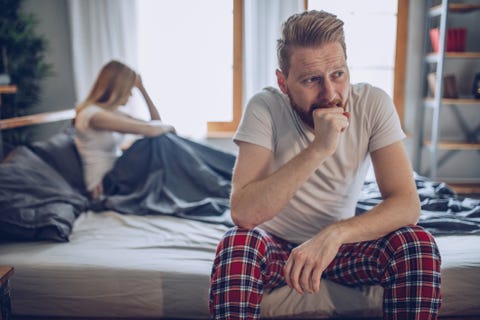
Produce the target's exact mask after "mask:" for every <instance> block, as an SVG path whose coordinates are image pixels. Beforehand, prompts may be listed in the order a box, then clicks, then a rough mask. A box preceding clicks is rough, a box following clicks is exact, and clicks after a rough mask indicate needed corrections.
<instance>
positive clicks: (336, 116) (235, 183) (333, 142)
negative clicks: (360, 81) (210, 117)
mask: <svg viewBox="0 0 480 320" xmlns="http://www.w3.org/2000/svg"><path fill="white" fill-rule="evenodd" d="M314 116H315V128H318V129H315V135H316V136H318V137H319V138H315V139H314V141H313V142H312V143H311V144H310V145H309V146H308V147H306V148H305V149H303V150H302V151H301V152H300V153H299V154H298V155H296V156H295V157H294V158H293V159H291V160H290V161H288V162H287V163H286V164H284V165H283V166H282V167H281V168H279V169H278V170H277V171H275V172H273V170H272V164H273V156H274V155H273V153H272V152H271V151H270V150H267V149H265V148H263V147H260V146H257V145H254V144H251V143H246V142H241V143H240V144H239V154H238V157H237V163H236V165H235V169H234V172H233V180H232V195H231V201H230V207H231V208H230V210H231V214H232V219H233V221H234V222H235V224H237V225H238V226H240V227H243V228H253V227H255V226H257V225H259V224H260V223H262V222H264V221H267V220H270V219H272V218H273V217H274V216H275V215H277V213H278V212H280V210H281V209H282V208H283V207H284V206H285V205H286V204H287V203H288V201H289V200H290V199H291V198H292V197H293V195H294V194H295V192H297V190H298V189H299V188H300V187H301V185H302V184H303V183H305V181H307V179H308V178H309V177H310V176H311V175H312V173H313V172H314V171H315V170H316V169H317V168H318V166H320V165H321V164H322V163H323V161H325V160H326V159H327V158H328V157H330V156H331V155H332V154H333V153H334V152H335V150H336V148H337V143H338V138H339V136H340V134H342V131H344V130H345V128H346V127H347V126H348V116H346V115H345V114H344V110H343V109H342V108H328V109H317V110H315V111H314Z"/></svg>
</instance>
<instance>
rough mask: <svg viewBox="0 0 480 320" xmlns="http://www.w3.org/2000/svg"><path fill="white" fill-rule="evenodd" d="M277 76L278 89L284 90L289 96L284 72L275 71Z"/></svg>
mask: <svg viewBox="0 0 480 320" xmlns="http://www.w3.org/2000/svg"><path fill="white" fill-rule="evenodd" d="M275 74H276V76H277V83H278V87H279V88H280V90H282V92H283V93H285V94H287V93H288V89H287V83H286V79H285V76H284V75H283V72H282V71H280V70H279V69H277V70H275Z"/></svg>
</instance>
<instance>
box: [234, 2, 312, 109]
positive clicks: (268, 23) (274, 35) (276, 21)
mask: <svg viewBox="0 0 480 320" xmlns="http://www.w3.org/2000/svg"><path fill="white" fill-rule="evenodd" d="M244 1H245V2H244V6H245V7H244V10H245V22H244V34H245V38H244V41H245V43H244V57H243V61H244V72H245V77H244V79H245V80H244V81H245V83H244V86H243V88H244V91H243V98H244V99H243V100H244V101H245V103H246V102H247V101H248V99H249V98H250V97H251V96H252V95H254V94H255V93H256V92H258V91H259V90H261V89H262V88H264V87H266V86H273V87H277V78H276V76H275V70H276V69H277V68H278V63H277V39H278V38H279V37H280V32H281V27H282V23H283V22H284V21H285V20H286V19H287V18H288V17H289V16H290V15H292V14H294V13H296V12H302V11H303V10H304V1H303V0H262V1H258V0H244Z"/></svg>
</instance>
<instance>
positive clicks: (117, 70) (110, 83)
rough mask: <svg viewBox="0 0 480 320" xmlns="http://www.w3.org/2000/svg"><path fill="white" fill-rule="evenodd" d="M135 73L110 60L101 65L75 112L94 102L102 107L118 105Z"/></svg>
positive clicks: (132, 84)
mask: <svg viewBox="0 0 480 320" xmlns="http://www.w3.org/2000/svg"><path fill="white" fill-rule="evenodd" d="M136 77H137V74H136V72H135V71H133V70H132V69H131V68H130V67H128V66H127V65H125V64H123V63H121V62H119V61H116V60H112V61H110V62H108V63H107V64H106V65H104V66H103V68H102V70H100V73H99V74H98V76H97V79H96V80H95V83H94V84H93V86H92V89H91V90H90V93H89V95H88V96H87V98H86V99H85V100H84V101H83V102H82V103H81V104H79V105H78V106H77V108H76V111H77V114H78V113H79V112H80V111H82V110H83V109H84V108H85V107H87V106H89V105H91V104H95V105H97V106H99V107H102V108H106V109H109V108H112V107H116V106H118V105H120V103H121V102H122V100H123V98H124V97H125V96H126V95H127V94H129V92H130V91H131V90H132V88H133V86H134V84H135V79H136Z"/></svg>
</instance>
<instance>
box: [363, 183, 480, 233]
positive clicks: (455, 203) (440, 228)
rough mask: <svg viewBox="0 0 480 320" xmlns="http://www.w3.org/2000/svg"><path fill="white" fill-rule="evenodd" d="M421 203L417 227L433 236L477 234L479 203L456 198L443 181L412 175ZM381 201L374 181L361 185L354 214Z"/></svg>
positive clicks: (478, 227) (479, 226)
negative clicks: (424, 229)
mask: <svg viewBox="0 0 480 320" xmlns="http://www.w3.org/2000/svg"><path fill="white" fill-rule="evenodd" d="M415 183H416V186H417V191H418V195H419V197H420V201H421V203H420V204H421V208H422V211H421V214H420V219H419V221H418V224H419V225H421V226H423V227H424V228H426V229H427V230H429V231H430V232H431V233H432V234H434V235H448V234H480V200H478V199H471V198H464V197H460V196H457V195H456V194H455V192H454V191H453V190H452V189H451V188H449V187H448V186H447V185H446V184H445V183H443V182H435V181H432V180H429V179H427V178H425V177H422V176H418V175H416V176H415ZM380 201H382V197H381V195H380V191H379V190H378V185H377V183H376V182H375V181H367V182H365V183H364V185H363V188H362V192H361V194H360V197H359V200H358V202H357V214H361V213H363V212H365V211H366V210H369V209H371V208H372V207H373V206H375V205H377V204H378V203H379V202H380Z"/></svg>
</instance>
